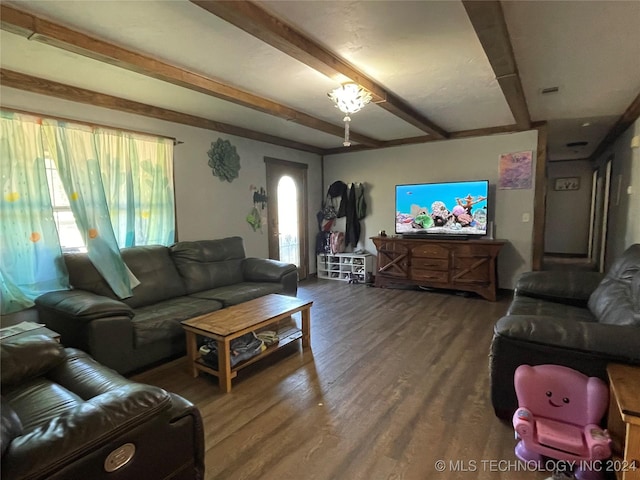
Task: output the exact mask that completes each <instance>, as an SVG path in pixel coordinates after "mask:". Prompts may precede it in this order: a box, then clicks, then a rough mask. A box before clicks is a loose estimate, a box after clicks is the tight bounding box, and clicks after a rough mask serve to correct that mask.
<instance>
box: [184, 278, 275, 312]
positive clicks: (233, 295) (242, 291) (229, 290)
mask: <svg viewBox="0 0 640 480" xmlns="http://www.w3.org/2000/svg"><path fill="white" fill-rule="evenodd" d="M283 290H284V287H283V286H282V284H281V283H262V282H242V283H236V284H235V285H229V286H226V287H219V288H213V289H211V290H205V291H204V292H198V293H193V294H191V295H189V296H190V297H194V298H207V299H210V300H217V301H219V302H222V304H223V305H224V306H225V307H229V306H231V305H237V304H239V303H243V302H248V301H249V300H253V299H254V298H258V297H262V296H263V295H269V294H270V293H282V292H283Z"/></svg>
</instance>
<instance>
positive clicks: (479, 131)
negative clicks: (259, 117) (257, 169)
mask: <svg viewBox="0 0 640 480" xmlns="http://www.w3.org/2000/svg"><path fill="white" fill-rule="evenodd" d="M544 123H545V122H535V123H534V124H533V126H534V127H538V126H540V125H543V124H544ZM520 131H521V130H520V127H518V125H516V124H513V125H501V126H498V127H487V128H475V129H473V130H459V131H457V132H450V133H449V138H448V139H442V140H454V139H458V138H471V137H486V136H489V135H498V134H501V133H515V132H520ZM437 141H439V139H437V138H433V137H432V136H431V135H421V136H418V137H407V138H397V139H394V140H386V141H384V142H383V144H382V146H381V147H377V148H389V147H398V146H400V145H415V144H418V143H428V142H437ZM365 150H373V148H372V147H368V146H366V145H355V146H353V147H336V148H327V149H325V150H324V151H323V152H322V154H323V155H335V154H338V153H350V152H362V151H365Z"/></svg>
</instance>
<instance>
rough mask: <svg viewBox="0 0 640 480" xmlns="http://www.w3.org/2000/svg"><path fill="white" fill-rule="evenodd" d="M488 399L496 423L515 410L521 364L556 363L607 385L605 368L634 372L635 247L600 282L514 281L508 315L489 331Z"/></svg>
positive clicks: (546, 277) (584, 278)
mask: <svg viewBox="0 0 640 480" xmlns="http://www.w3.org/2000/svg"><path fill="white" fill-rule="evenodd" d="M489 363H490V366H489V367H490V375H491V400H492V403H493V407H494V410H495V413H496V415H497V416H498V417H500V418H504V419H511V416H512V415H513V413H514V412H515V410H516V408H517V398H516V394H515V390H514V386H513V375H514V373H515V370H516V368H517V367H518V366H519V365H522V364H528V365H540V364H545V363H549V364H556V365H563V366H566V367H569V368H573V369H575V370H578V371H580V372H582V373H584V374H585V375H588V376H595V377H599V378H601V379H603V380H605V381H607V372H606V368H607V364H609V363H624V364H631V365H640V244H635V245H632V246H630V247H629V248H628V249H627V250H626V251H625V252H624V253H623V254H622V255H621V256H620V258H618V259H617V260H616V261H615V262H614V264H613V265H612V267H611V269H610V270H609V271H608V272H607V274H606V276H603V275H602V274H599V273H595V272H578V271H542V272H528V273H525V274H523V275H522V276H521V277H520V278H519V279H518V280H517V282H516V288H515V292H514V296H513V300H512V302H511V305H510V307H509V310H508V312H507V315H506V316H504V317H502V318H500V319H499V320H498V321H497V323H496V324H495V326H494V334H493V340H492V342H491V352H490V362H489Z"/></svg>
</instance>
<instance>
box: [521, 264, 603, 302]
mask: <svg viewBox="0 0 640 480" xmlns="http://www.w3.org/2000/svg"><path fill="white" fill-rule="evenodd" d="M603 278H604V275H603V274H601V273H596V272H579V271H544V272H526V273H523V274H522V275H520V277H519V278H518V280H517V281H516V286H515V294H516V295H524V296H527V297H533V298H541V299H544V300H549V301H552V302H558V303H565V304H569V305H577V306H582V307H584V306H586V305H587V302H588V300H589V296H590V295H591V293H592V292H593V291H594V290H595V289H596V287H597V286H598V285H599V284H600V282H601V281H602V279H603Z"/></svg>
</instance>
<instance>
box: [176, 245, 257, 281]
mask: <svg viewBox="0 0 640 480" xmlns="http://www.w3.org/2000/svg"><path fill="white" fill-rule="evenodd" d="M169 250H170V252H171V257H172V258H173V261H174V263H175V265H176V267H177V268H178V271H179V272H180V275H181V276H182V278H183V281H184V284H185V287H186V290H187V292H188V293H195V292H201V291H203V290H209V289H212V288H216V287H223V286H225V285H233V284H234V283H239V282H242V280H243V276H242V261H243V259H244V258H245V253H244V246H243V244H242V238H240V237H228V238H222V239H218V240H201V241H197V242H178V243H176V244H174V245H172V246H171V247H169Z"/></svg>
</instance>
